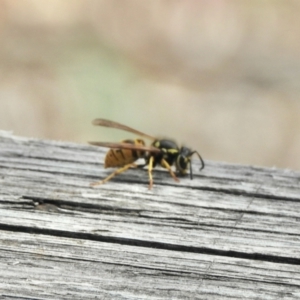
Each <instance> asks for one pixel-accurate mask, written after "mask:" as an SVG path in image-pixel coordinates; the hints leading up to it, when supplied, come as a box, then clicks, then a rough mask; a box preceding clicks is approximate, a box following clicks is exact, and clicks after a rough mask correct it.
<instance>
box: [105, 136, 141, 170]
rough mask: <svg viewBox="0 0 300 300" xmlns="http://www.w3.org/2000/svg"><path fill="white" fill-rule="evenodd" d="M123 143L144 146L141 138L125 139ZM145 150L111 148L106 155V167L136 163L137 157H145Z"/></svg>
mask: <svg viewBox="0 0 300 300" xmlns="http://www.w3.org/2000/svg"><path fill="white" fill-rule="evenodd" d="M122 143H126V144H133V145H140V146H144V145H145V143H144V141H143V140H141V139H136V140H124V141H122ZM144 155H145V151H139V150H131V149H110V150H109V151H108V152H107V154H106V156H105V164H104V167H105V168H115V167H123V166H125V165H128V164H132V163H134V162H135V161H136V160H137V159H139V158H142V157H144Z"/></svg>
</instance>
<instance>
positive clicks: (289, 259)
mask: <svg viewBox="0 0 300 300" xmlns="http://www.w3.org/2000/svg"><path fill="white" fill-rule="evenodd" d="M105 151H106V150H105V149H102V148H97V147H93V146H86V145H78V144H71V143H65V142H54V141H44V140H36V139H27V138H21V137H16V136H13V135H11V134H9V133H7V132H1V134H0V184H1V190H0V238H1V239H0V296H1V299H299V298H300V266H299V265H300V222H299V220H300V172H296V171H291V170H279V169H276V168H272V169H266V168H259V167H251V166H242V165H230V164H225V163H216V162H210V161H205V162H206V168H205V170H203V171H201V172H198V171H197V169H199V167H200V165H199V164H198V163H197V161H195V163H194V165H193V167H194V180H190V179H189V178H188V177H185V178H181V180H180V183H176V182H174V181H173V179H172V178H171V177H170V176H169V174H168V172H167V171H165V170H162V169H157V170H156V171H155V172H154V187H153V190H151V191H149V190H148V189H147V186H148V178H147V172H146V170H129V171H128V172H126V173H124V174H122V175H119V176H118V177H116V178H115V179H113V180H112V181H110V182H108V183H107V184H105V185H103V186H99V187H97V188H91V187H90V186H89V183H90V182H92V181H95V180H100V179H101V178H103V177H105V176H106V175H107V174H108V173H109V172H110V170H105V169H103V164H102V161H103V158H104V155H105Z"/></svg>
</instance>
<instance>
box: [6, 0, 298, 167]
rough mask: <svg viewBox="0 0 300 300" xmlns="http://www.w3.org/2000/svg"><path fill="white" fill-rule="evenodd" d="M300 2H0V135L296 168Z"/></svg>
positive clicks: (29, 0)
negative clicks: (188, 150)
mask: <svg viewBox="0 0 300 300" xmlns="http://www.w3.org/2000/svg"><path fill="white" fill-rule="evenodd" d="M299 13H300V1H299V0H286V1H274V0H265V1H261V0H251V1H240V0H223V1H222V0H210V1H206V0H182V1H180V0H173V1H170V0H155V1H141V0H122V1H121V0H72V1H70V0H69V1H62V0H51V1H48V0H22V1H19V0H0V46H1V47H0V79H1V80H0V129H1V130H9V131H13V132H14V134H16V135H22V136H28V137H38V138H45V139H55V140H66V141H74V142H79V143H86V142H87V141H88V140H101V141H119V140H121V139H123V138H130V137H132V135H131V134H128V133H126V132H119V131H116V130H113V129H107V128H100V127H95V126H92V125H91V121H92V120H93V119H94V118H96V117H103V118H107V119H112V120H115V121H118V122H121V123H124V124H126V125H128V126H131V127H134V128H136V129H139V130H141V131H144V132H146V133H149V134H151V135H154V136H158V137H172V138H174V139H176V140H177V141H178V142H179V143H184V144H185V145H188V146H191V147H192V148H194V149H197V150H198V151H199V152H200V153H201V155H202V156H203V157H204V159H209V160H218V161H227V162H234V163H241V164H251V165H261V166H269V167H273V166H276V167H281V168H291V169H300V155H299V153H300V18H299Z"/></svg>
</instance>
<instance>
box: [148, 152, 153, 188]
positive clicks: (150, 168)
mask: <svg viewBox="0 0 300 300" xmlns="http://www.w3.org/2000/svg"><path fill="white" fill-rule="evenodd" d="M153 160H154V157H153V156H150V158H149V163H148V175H149V190H151V189H152V186H153V178H152V169H153Z"/></svg>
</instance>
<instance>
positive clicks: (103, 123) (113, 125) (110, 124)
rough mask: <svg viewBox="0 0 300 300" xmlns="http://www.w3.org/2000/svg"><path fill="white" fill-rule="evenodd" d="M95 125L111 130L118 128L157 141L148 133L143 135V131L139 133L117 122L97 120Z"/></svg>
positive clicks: (94, 122)
mask: <svg viewBox="0 0 300 300" xmlns="http://www.w3.org/2000/svg"><path fill="white" fill-rule="evenodd" d="M92 124H93V125H96V126H104V127H109V128H116V129H120V130H124V131H128V132H131V133H134V134H137V135H139V136H143V137H145V138H148V139H150V140H153V141H154V140H156V138H155V137H153V136H151V135H148V134H146V133H143V132H141V131H138V130H135V129H133V128H131V127H128V126H126V125H123V124H120V123H117V122H114V121H110V120H106V119H95V120H94V121H93V122H92Z"/></svg>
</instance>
